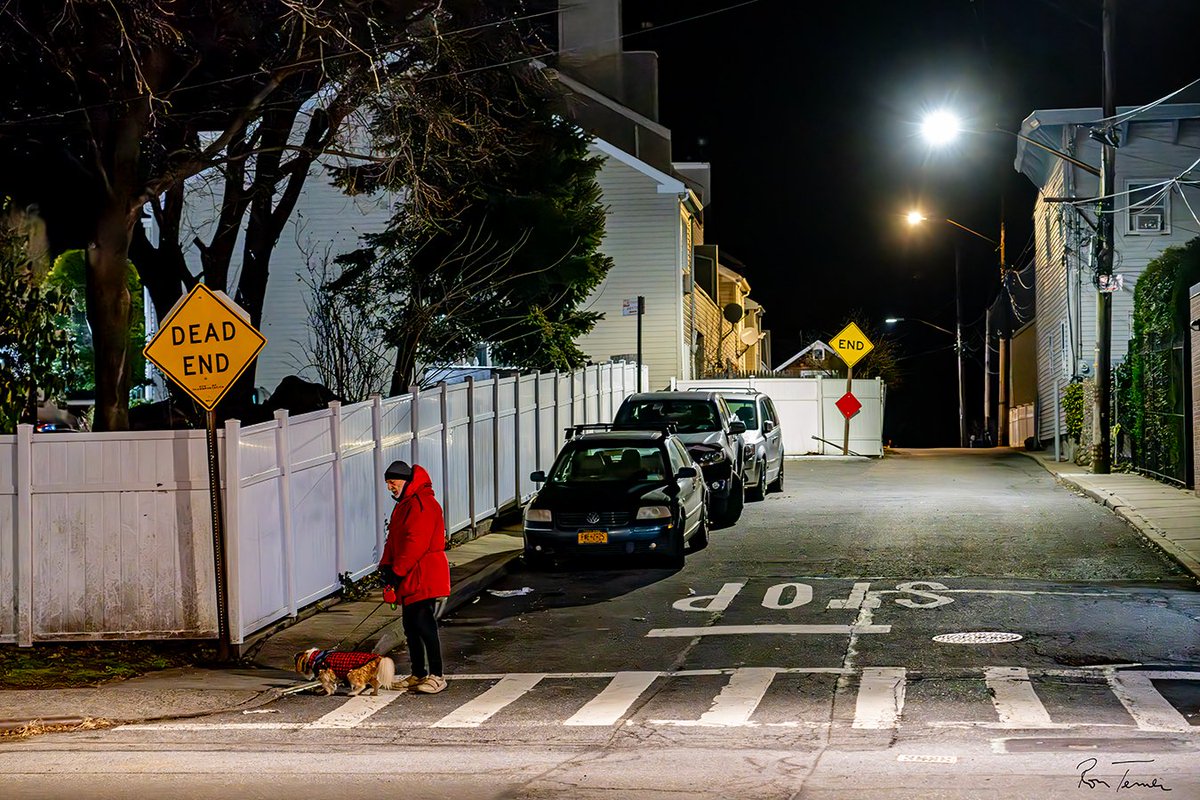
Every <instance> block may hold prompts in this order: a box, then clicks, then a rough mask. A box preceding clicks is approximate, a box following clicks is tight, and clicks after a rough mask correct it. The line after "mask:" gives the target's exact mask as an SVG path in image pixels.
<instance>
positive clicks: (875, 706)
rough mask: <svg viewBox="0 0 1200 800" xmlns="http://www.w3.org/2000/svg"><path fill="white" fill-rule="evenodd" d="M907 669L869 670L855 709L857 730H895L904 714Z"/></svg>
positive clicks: (863, 678)
mask: <svg viewBox="0 0 1200 800" xmlns="http://www.w3.org/2000/svg"><path fill="white" fill-rule="evenodd" d="M906 676H907V671H906V670H905V669H904V667H865V668H864V669H863V671H862V679H861V680H860V682H859V684H858V699H857V701H856V702H855V705H854V724H853V727H855V728H860V729H861V728H866V729H881V728H883V729H886V728H895V727H896V726H897V725H898V724H899V722H900V714H901V713H902V712H903V711H904V690H905V685H906V683H907V677H906Z"/></svg>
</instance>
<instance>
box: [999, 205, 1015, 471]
mask: <svg viewBox="0 0 1200 800" xmlns="http://www.w3.org/2000/svg"><path fill="white" fill-rule="evenodd" d="M1000 296H1001V297H1003V298H1005V299H1006V302H1009V301H1008V300H1007V298H1008V259H1007V256H1006V254H1005V250H1004V197H1003V196H1001V198H1000ZM1001 319H1002V320H1004V322H1005V324H1004V325H1003V327H1002V328H1001V330H1000V335H999V336H998V337H997V338H998V339H999V342H1000V353H999V358H998V359H997V360H998V361H999V362H1000V363H999V364H998V365H997V366H998V368H999V369H998V373H999V374H998V375H997V377H996V384H997V385H996V390H997V391H996V394H997V400H998V403H997V405H998V406H999V414H998V417H999V419H997V420H996V444H998V445H1000V446H1001V447H1004V446H1006V445H1008V444H1011V442H1009V441H1008V337H1009V336H1012V330H1010V328H1009V324H1011V323H1010V320H1011V316H1010V315H1009V309H1007V308H1006V309H1004V313H1003V314H1002V315H1001Z"/></svg>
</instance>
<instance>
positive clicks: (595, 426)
mask: <svg viewBox="0 0 1200 800" xmlns="http://www.w3.org/2000/svg"><path fill="white" fill-rule="evenodd" d="M605 431H655V432H657V433H661V434H663V435H664V436H672V435H674V434H676V433H677V432H678V426H677V425H676V423H674V422H662V423H658V424H656V425H648V424H638V423H626V424H622V425H618V424H616V423H613V422H589V423H586V424H581V425H572V426H571V427H569V428H565V429H564V430H563V439H564V441H570V440H571V439H575V438H577V437H580V436H582V435H584V434H585V433H598V432H600V433H602V432H605Z"/></svg>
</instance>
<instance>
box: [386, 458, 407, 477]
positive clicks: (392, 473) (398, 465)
mask: <svg viewBox="0 0 1200 800" xmlns="http://www.w3.org/2000/svg"><path fill="white" fill-rule="evenodd" d="M412 476H413V468H412V467H411V466H410V465H409V463H408V462H407V461H393V462H392V463H391V465H390V466H388V468H387V469H386V470H384V473H383V478H384V480H388V481H411V480H412Z"/></svg>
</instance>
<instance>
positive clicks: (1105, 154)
mask: <svg viewBox="0 0 1200 800" xmlns="http://www.w3.org/2000/svg"><path fill="white" fill-rule="evenodd" d="M1116 5H1117V4H1116V0H1104V19H1103V33H1102V43H1103V60H1104V71H1103V78H1104V86H1103V98H1102V102H1103V106H1104V107H1103V111H1102V112H1101V113H1102V115H1103V116H1104V118H1105V119H1111V118H1112V117H1115V116H1116V114H1117V107H1116V100H1115V98H1114V96H1113V95H1114V91H1113V86H1114V79H1113V23H1114V20H1113V17H1114V16H1115V14H1116V10H1117V9H1116ZM1102 133H1103V137H1102V148H1101V151H1100V215H1099V216H1100V225H1099V229H1100V230H1099V233H1100V252H1099V253H1098V259H1097V261H1098V263H1097V265H1096V272H1097V289H1098V290H1099V291H1098V293H1097V295H1096V401H1095V404H1094V406H1093V413H1092V441H1093V442H1094V447H1093V453H1092V472H1094V473H1095V474H1097V475H1107V474H1108V473H1109V471H1110V469H1111V464H1110V460H1109V456H1110V453H1111V452H1112V447H1111V442H1110V439H1111V435H1112V424H1111V421H1110V411H1111V407H1112V292H1110V291H1108V288H1109V286H1110V284H1111V280H1112V274H1113V249H1114V248H1115V247H1116V241H1115V237H1114V235H1113V233H1114V230H1115V227H1116V226H1115V225H1114V224H1113V223H1114V222H1115V220H1114V219H1113V206H1114V204H1113V196H1112V193H1113V192H1114V191H1115V189H1116V181H1115V177H1116V157H1117V151H1116V147H1115V146H1114V142H1115V139H1114V137H1115V136H1116V129H1115V128H1106V129H1105V130H1104V131H1102ZM1055 413H1058V410H1057V409H1055Z"/></svg>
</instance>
